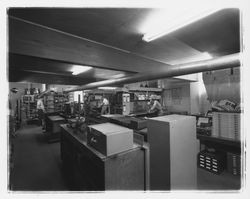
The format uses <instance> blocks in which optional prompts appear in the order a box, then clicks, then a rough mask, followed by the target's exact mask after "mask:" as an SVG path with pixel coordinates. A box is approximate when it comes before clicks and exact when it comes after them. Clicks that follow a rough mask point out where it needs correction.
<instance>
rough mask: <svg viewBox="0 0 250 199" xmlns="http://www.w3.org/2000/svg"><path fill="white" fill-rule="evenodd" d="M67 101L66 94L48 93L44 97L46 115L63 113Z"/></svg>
mask: <svg viewBox="0 0 250 199" xmlns="http://www.w3.org/2000/svg"><path fill="white" fill-rule="evenodd" d="M68 101H69V99H68V95H67V94H63V93H56V92H50V93H48V94H46V95H44V107H45V110H46V112H47V113H53V112H60V111H63V107H64V104H65V102H68Z"/></svg>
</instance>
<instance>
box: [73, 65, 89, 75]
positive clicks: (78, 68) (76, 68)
mask: <svg viewBox="0 0 250 199" xmlns="http://www.w3.org/2000/svg"><path fill="white" fill-rule="evenodd" d="M90 69H92V67H91V66H80V65H74V66H73V67H72V68H71V70H70V71H71V72H72V75H79V74H80V73H84V72H86V71H88V70H90Z"/></svg>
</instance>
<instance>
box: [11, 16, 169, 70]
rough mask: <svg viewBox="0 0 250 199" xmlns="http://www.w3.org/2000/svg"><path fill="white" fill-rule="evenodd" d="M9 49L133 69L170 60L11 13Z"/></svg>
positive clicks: (159, 65)
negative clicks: (150, 57)
mask: <svg viewBox="0 0 250 199" xmlns="http://www.w3.org/2000/svg"><path fill="white" fill-rule="evenodd" d="M9 51H10V53H16V54H21V55H28V56H34V57H41V58H46V59H52V60H58V61H63V62H68V63H74V64H79V65H88V66H93V67H99V68H108V69H113V70H121V71H131V72H145V71H147V72H149V71H153V70H158V69H159V70H161V69H165V68H166V67H168V66H169V65H168V64H165V63H162V62H158V61H155V60H151V59H148V58H145V57H141V56H139V55H136V54H133V53H130V52H128V51H124V50H121V49H117V48H114V47H111V46H107V45H104V44H101V43H97V42H94V41H90V40H87V39H84V38H81V37H78V36H75V35H72V34H69V33H65V32H62V31H58V30H55V29H52V28H49V27H45V26H42V25H39V24H35V23H32V22H29V21H25V20H22V19H19V18H16V17H11V16H10V17H9Z"/></svg>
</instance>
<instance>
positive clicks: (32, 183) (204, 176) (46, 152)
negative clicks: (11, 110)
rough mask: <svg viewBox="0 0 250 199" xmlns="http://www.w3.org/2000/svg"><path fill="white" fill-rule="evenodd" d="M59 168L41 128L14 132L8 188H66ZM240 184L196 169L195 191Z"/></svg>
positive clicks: (53, 146) (56, 145)
mask: <svg viewBox="0 0 250 199" xmlns="http://www.w3.org/2000/svg"><path fill="white" fill-rule="evenodd" d="M61 167H62V165H61V159H60V144H59V143H58V142H57V143H51V144H48V142H47V140H46V139H45V135H44V133H43V132H42V129H41V127H37V126H35V125H28V126H24V127H23V128H21V129H20V130H19V131H18V135H17V137H16V138H15V139H14V169H13V172H12V174H11V177H10V181H11V182H10V184H11V186H10V187H11V190H21V191H22V190H27V191H62V190H68V188H67V186H66V183H65V181H64V178H63V174H62V170H61ZM240 183H241V182H240V177H237V176H232V175H230V174H229V173H227V172H223V173H222V174H220V175H216V174H212V173H209V172H207V171H204V170H202V169H197V189H198V190H206V191H207V190H212V191H216V190H237V189H239V188H240V186H241V184H240Z"/></svg>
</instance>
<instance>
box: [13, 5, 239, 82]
mask: <svg viewBox="0 0 250 199" xmlns="http://www.w3.org/2000/svg"><path fill="white" fill-rule="evenodd" d="M156 11H157V10H156V9H149V8H147V9H146V8H140V9H139V8H129V9H126V8H109V9H108V8H99V9H97V8H11V9H9V10H8V15H9V16H10V18H13V17H14V18H17V19H20V20H23V21H24V22H26V21H27V22H32V24H35V25H42V26H41V27H42V28H45V29H48V28H49V29H51V30H59V31H62V32H63V33H67V34H68V33H69V34H70V35H73V36H78V37H80V38H84V39H87V41H90V42H92V43H94V44H101V45H103V44H104V45H106V46H108V47H110V46H111V47H112V49H113V50H116V49H117V51H119V53H120V52H122V51H124V52H126V53H127V54H128V55H129V56H131V60H133V58H134V56H136V57H137V58H140V59H144V58H145V59H146V60H148V63H151V62H152V63H153V62H155V63H157V64H158V63H160V64H163V66H162V67H167V66H168V65H172V64H179V63H186V62H190V61H194V60H199V58H200V57H201V55H203V53H204V52H207V53H209V54H210V55H212V56H213V57H218V56H223V55H228V54H233V53H237V52H239V51H240V23H239V21H240V20H239V15H240V13H239V10H238V9H223V10H220V11H218V12H216V13H214V14H212V15H210V16H208V17H206V18H203V19H201V20H199V21H197V22H195V23H192V24H190V25H188V26H185V27H184V28H181V29H179V30H177V31H174V32H172V33H171V34H168V35H166V36H163V37H161V38H159V39H157V40H154V41H152V42H144V41H142V36H143V35H142V33H141V32H140V31H139V27H140V26H141V24H142V23H143V22H144V21H145V19H146V18H147V17H148V16H149V15H150V13H152V12H156ZM9 29H10V30H11V31H13V30H12V29H14V26H13V27H12V23H10V24H9ZM14 31H15V32H17V33H19V31H20V32H22V30H20V29H17V28H16V29H14ZM40 32H41V33H40V34H41V36H43V35H42V34H43V31H40ZM20 34H21V33H20ZM9 40H10V42H12V41H14V40H15V38H13V37H12V36H11V35H10V37H9ZM14 42H15V41H14ZM21 42H22V41H21ZM31 42H34V41H31ZM62 42H63V41H62ZM10 49H11V48H10ZM93 49H94V50H95V48H92V50H93ZM25 52H26V51H21V50H20V51H15V50H10V53H9V55H10V56H9V81H31V82H39V83H55V84H70V85H74V84H75V85H82V84H87V83H91V82H95V81H100V80H105V79H111V78H116V77H118V76H124V77H125V76H130V75H133V74H135V73H141V72H148V71H152V70H155V69H156V68H155V67H150V66H151V64H148V65H146V64H145V65H144V64H143V66H142V65H140V67H138V65H139V64H137V65H136V66H135V67H132V66H131V67H125V66H126V63H125V64H124V65H123V64H122V63H121V65H120V67H118V66H117V69H116V65H115V64H114V65H112V64H109V62H107V60H103V64H100V62H99V64H92V66H94V68H93V69H91V70H90V71H88V72H87V73H83V74H81V75H78V76H73V75H72V73H71V72H70V68H71V67H72V65H74V64H79V63H77V61H76V63H74V59H71V60H67V59H66V58H65V59H58V58H57V57H53V56H43V57H40V56H39V54H35V55H34V54H32V53H25ZM91 52H92V51H91ZM86 53H87V52H86ZM98 53H99V54H100V53H103V54H105V52H104V51H103V52H102V51H101V52H100V51H98ZM90 57H91V56H90ZM81 58H82V57H81ZM93 59H95V57H93ZM82 60H83V62H82V63H84V58H82ZM124 60H125V61H124ZM124 60H123V62H127V61H126V60H128V61H131V60H130V57H127V58H126V59H124ZM118 61H119V60H118ZM82 63H81V64H82ZM86 63H87V61H86ZM128 64H130V65H131V62H130V63H129V62H128V63H127V65H128ZM114 69H116V70H114ZM159 69H160V67H159Z"/></svg>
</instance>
